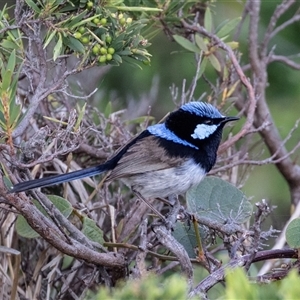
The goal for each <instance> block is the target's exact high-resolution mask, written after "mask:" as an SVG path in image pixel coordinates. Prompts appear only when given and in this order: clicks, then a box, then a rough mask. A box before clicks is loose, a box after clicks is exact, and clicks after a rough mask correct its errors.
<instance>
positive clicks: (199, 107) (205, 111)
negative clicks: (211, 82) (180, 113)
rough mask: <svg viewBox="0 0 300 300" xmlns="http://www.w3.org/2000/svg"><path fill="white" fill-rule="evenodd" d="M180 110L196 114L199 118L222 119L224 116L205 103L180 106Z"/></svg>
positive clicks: (190, 103)
mask: <svg viewBox="0 0 300 300" xmlns="http://www.w3.org/2000/svg"><path fill="white" fill-rule="evenodd" d="M180 109H182V110H184V111H188V112H190V113H192V114H196V115H198V116H200V117H208V118H212V119H214V118H216V119H217V118H224V116H223V115H222V114H221V113H220V112H219V111H218V110H217V109H216V108H215V107H214V106H212V105H211V104H209V103H205V102H189V103H186V104H184V105H182V106H181V108H180Z"/></svg>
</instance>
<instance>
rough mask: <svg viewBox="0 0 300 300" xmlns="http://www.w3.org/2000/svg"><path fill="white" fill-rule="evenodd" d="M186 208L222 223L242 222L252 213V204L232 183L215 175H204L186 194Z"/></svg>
mask: <svg viewBox="0 0 300 300" xmlns="http://www.w3.org/2000/svg"><path fill="white" fill-rule="evenodd" d="M186 200H187V207H188V210H189V211H191V212H193V213H196V215H198V216H203V217H208V218H211V219H212V220H215V221H217V222H220V223H221V224H224V221H226V220H233V221H234V222H235V223H238V224H243V223H245V222H246V221H247V220H249V218H250V217H251V214H252V205H251V203H250V202H249V201H248V199H247V198H246V196H245V195H244V194H243V193H242V192H241V191H240V190H239V189H237V188H236V187H235V186H234V185H232V184H230V183H228V182H226V181H224V180H222V179H220V178H217V177H213V176H210V177H206V178H205V179H204V180H202V182H201V183H200V184H199V185H198V186H196V187H194V188H192V189H190V190H189V191H188V192H187V195H186Z"/></svg>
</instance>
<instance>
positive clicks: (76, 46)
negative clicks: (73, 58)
mask: <svg viewBox="0 0 300 300" xmlns="http://www.w3.org/2000/svg"><path fill="white" fill-rule="evenodd" d="M64 43H65V45H66V46H68V47H69V48H70V49H72V50H74V51H77V52H80V53H84V51H85V49H84V46H83V45H82V43H81V42H80V41H78V40H77V39H75V38H74V37H72V36H68V37H66V38H64Z"/></svg>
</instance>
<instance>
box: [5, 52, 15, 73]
mask: <svg viewBox="0 0 300 300" xmlns="http://www.w3.org/2000/svg"><path fill="white" fill-rule="evenodd" d="M15 67H16V50H13V51H12V53H11V54H10V56H9V59H8V62H7V70H11V71H14V69H15Z"/></svg>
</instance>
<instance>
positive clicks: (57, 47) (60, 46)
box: [53, 33, 62, 61]
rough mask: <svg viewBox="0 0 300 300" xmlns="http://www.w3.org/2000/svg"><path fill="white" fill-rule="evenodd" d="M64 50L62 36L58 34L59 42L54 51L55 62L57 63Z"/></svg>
mask: <svg viewBox="0 0 300 300" xmlns="http://www.w3.org/2000/svg"><path fill="white" fill-rule="evenodd" d="M61 50H62V36H61V34H60V33H59V34H58V41H57V43H56V45H55V47H54V49H53V60H54V61H56V59H57V57H58V56H59V55H60V54H61Z"/></svg>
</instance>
